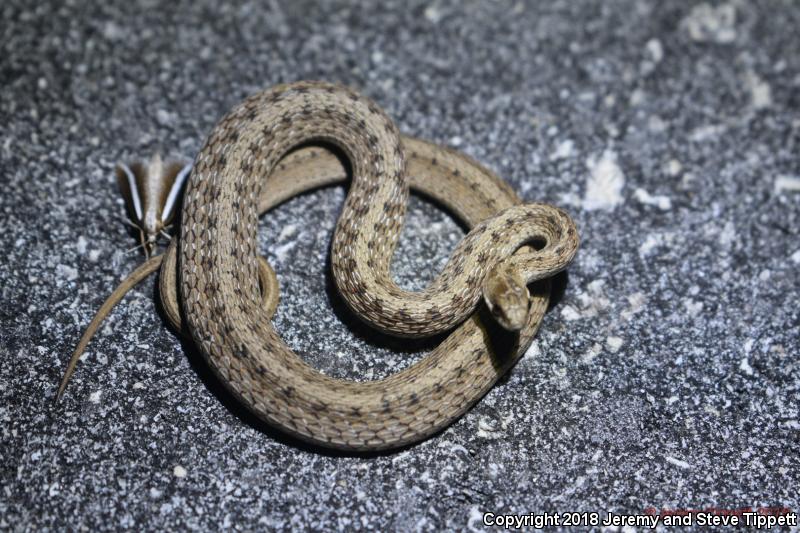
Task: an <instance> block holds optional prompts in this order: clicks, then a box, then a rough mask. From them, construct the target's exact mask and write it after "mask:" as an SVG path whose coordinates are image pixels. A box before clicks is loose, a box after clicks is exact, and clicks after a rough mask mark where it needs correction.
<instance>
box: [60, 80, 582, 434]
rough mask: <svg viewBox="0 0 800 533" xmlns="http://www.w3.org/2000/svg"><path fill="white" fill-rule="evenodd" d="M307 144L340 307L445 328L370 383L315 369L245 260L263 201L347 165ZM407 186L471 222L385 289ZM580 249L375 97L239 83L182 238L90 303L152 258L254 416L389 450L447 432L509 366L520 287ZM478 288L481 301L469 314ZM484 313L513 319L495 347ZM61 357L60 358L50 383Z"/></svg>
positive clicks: (266, 277)
mask: <svg viewBox="0 0 800 533" xmlns="http://www.w3.org/2000/svg"><path fill="white" fill-rule="evenodd" d="M310 142H322V143H329V144H332V145H334V146H336V147H338V148H339V149H340V150H341V151H342V152H343V153H344V154H345V156H346V158H347V159H348V160H349V162H350V165H351V174H352V179H351V182H350V187H349V191H348V194H347V198H346V200H345V205H344V207H343V210H342V213H341V215H340V217H339V220H338V222H337V227H336V232H335V235H334V239H333V244H332V247H331V254H332V261H331V264H332V271H333V276H334V279H335V282H336V285H337V287H338V289H339V291H340V293H341V295H342V298H343V299H344V300H345V302H346V303H347V305H348V307H349V308H350V309H351V310H352V311H353V312H354V313H355V314H356V315H357V316H359V317H360V318H361V319H363V320H364V321H366V322H368V323H369V324H371V325H373V326H374V327H376V328H378V329H379V330H381V331H384V332H387V333H390V334H393V335H400V336H408V337H419V336H429V335H434V334H437V333H441V332H446V331H448V330H451V332H450V333H449V335H448V336H447V337H446V338H445V340H444V341H443V342H442V343H441V344H440V345H439V346H437V347H436V348H435V349H434V350H432V352H431V353H430V354H428V355H427V356H426V357H424V358H423V359H422V360H420V361H418V362H417V363H415V364H413V365H411V366H410V367H408V368H406V369H404V370H402V371H401V372H398V373H396V374H393V375H391V376H389V377H388V378H385V379H382V380H377V381H369V382H354V381H349V380H342V379H335V378H331V377H328V376H326V375H324V374H322V373H321V372H319V371H318V370H316V369H314V368H312V367H311V366H309V365H308V364H306V363H305V362H304V361H303V360H302V359H301V358H300V357H299V356H297V355H296V354H295V353H294V352H293V351H292V349H291V348H290V347H289V346H287V344H286V343H285V342H284V341H283V340H282V339H281V338H280V336H279V335H278V333H277V332H276V331H275V329H274V327H273V325H272V323H271V321H270V318H271V316H272V312H273V311H274V309H275V305H276V304H277V280H276V279H275V276H274V273H272V271H271V269H270V268H269V267H268V265H267V264H266V262H265V261H264V260H263V259H262V260H260V259H259V256H258V241H257V222H258V215H259V213H261V212H263V211H265V210H268V209H270V208H271V207H274V206H275V205H277V204H279V203H281V202H283V201H285V200H286V199H288V198H291V197H292V196H294V195H296V194H299V193H301V192H304V191H307V190H309V189H312V188H315V187H319V186H321V185H326V184H331V183H338V182H341V181H344V179H345V178H346V175H347V173H346V171H345V169H344V168H343V167H342V164H341V162H340V161H339V159H337V158H336V157H335V156H334V155H333V154H332V153H331V152H329V151H328V150H325V149H321V148H318V147H308V146H306V145H307V144H308V143H310ZM287 154H288V155H287ZM406 160H408V165H409V169H408V172H407V169H406ZM407 176H408V178H407ZM409 182H410V184H411V186H413V187H414V188H415V189H417V190H419V191H421V192H422V193H424V194H426V195H428V196H430V197H432V198H434V199H435V200H437V201H438V202H440V203H442V204H444V205H445V207H447V208H449V209H450V210H451V211H452V212H453V213H454V214H455V215H456V216H457V217H459V218H460V219H461V220H462V221H463V222H465V223H466V224H467V225H468V226H470V227H471V228H472V229H471V230H470V232H469V233H468V234H467V235H466V237H465V238H464V239H463V240H462V241H461V243H460V244H459V245H458V246H457V248H456V249H455V250H454V251H453V253H452V255H451V257H450V259H449V261H448V263H447V265H446V266H445V268H444V270H443V271H442V272H441V273H440V274H439V275H438V276H437V277H436V278H435V280H434V281H433V282H432V283H431V284H430V285H429V286H428V287H427V288H426V289H425V290H423V291H421V292H409V291H405V290H403V289H401V288H400V287H398V286H397V285H396V284H395V283H394V281H393V280H392V278H391V275H390V270H389V269H390V262H391V259H392V255H393V253H394V250H395V247H396V244H397V240H398V237H399V234H400V231H401V228H402V225H403V220H404V216H405V210H406V202H407V198H408V191H409ZM534 244H535V245H536V246H535V247H534V246H533V245H534ZM577 247H578V233H577V230H576V227H575V225H574V223H573V222H572V220H571V219H570V217H569V216H568V215H567V214H566V213H564V212H563V211H561V210H560V209H558V208H555V207H552V206H549V205H544V204H521V203H520V200H519V199H518V197H517V196H516V195H515V194H514V192H513V191H512V190H511V189H510V188H509V187H508V186H507V185H506V184H505V183H504V182H503V181H502V180H500V179H499V178H497V177H496V176H494V175H493V174H492V173H491V172H489V171H488V170H486V169H484V168H482V167H481V166H480V165H478V164H477V163H475V162H474V161H472V160H470V159H469V158H467V157H465V156H463V155H461V154H459V153H457V152H454V151H451V150H447V149H444V148H441V147H438V146H436V145H433V144H429V143H426V142H423V141H419V140H415V139H411V138H408V137H401V136H400V134H399V132H398V131H397V128H396V126H395V125H394V123H393V122H392V121H391V120H390V119H389V118H388V117H387V116H386V115H385V113H384V112H383V111H382V110H381V109H379V108H378V107H377V105H376V104H374V103H373V102H372V101H370V100H369V99H367V98H365V97H363V96H360V95H358V94H356V93H355V92H353V91H351V90H350V89H347V88H344V87H341V86H337V85H330V84H326V83H317V82H300V83H295V84H290V85H283V86H278V87H275V88H272V89H269V90H266V91H264V92H261V93H258V94H256V95H253V96H251V97H249V98H248V99H246V100H245V101H244V102H243V103H241V104H240V105H238V106H237V107H236V108H234V109H233V110H232V111H231V112H230V113H229V114H228V115H227V116H226V117H225V118H223V119H222V120H221V121H220V122H219V124H218V125H217V126H216V127H215V128H214V129H213V131H212V132H211V134H210V135H209V137H208V139H207V141H206V143H205V145H204V147H203V148H202V150H201V151H200V153H199V155H198V156H197V158H196V160H195V163H194V168H193V170H192V173H191V176H190V177H189V181H188V185H187V190H186V193H185V197H184V203H183V208H182V220H181V226H180V235H179V238H174V239H172V242H171V243H170V245H169V247H168V249H167V252H166V253H165V255H164V256H158V257H156V258H153V259H150V260H149V261H148V262H147V263H145V264H144V265H143V266H142V267H140V268H139V269H138V270H137V271H136V272H134V274H133V275H132V277H131V278H130V279H129V280H126V281H127V282H128V285H127V286H125V287H123V289H124V290H121V291H120V290H119V289H118V291H115V293H116V295H112V297H111V298H109V300H108V301H107V302H106V304H105V305H104V308H106V307H109V308H110V306H113V305H114V304H115V303H116V301H118V300H119V299H120V298H121V297H122V295H123V294H124V292H125V291H127V290H128V289H129V288H130V286H131V285H132V284H133V283H135V282H137V281H138V280H139V279H142V278H143V277H144V276H145V275H147V274H148V273H150V272H152V271H154V270H156V269H157V268H158V267H159V266H160V267H161V274H160V292H161V298H162V301H163V303H164V308H165V311H166V313H167V316H168V318H169V319H170V320H171V321H172V322H173V324H175V325H176V326H177V327H178V328H179V329H180V328H181V327H183V328H184V332H188V334H189V335H191V338H192V339H193V340H194V342H195V344H196V345H197V346H198V347H199V348H200V351H201V352H202V353H203V355H204V357H205V358H206V360H207V362H208V363H209V365H210V367H211V368H212V369H213V370H214V372H215V373H216V374H217V375H218V377H219V378H220V380H221V381H222V382H223V383H224V384H225V385H226V386H227V387H228V389H229V390H230V391H231V392H232V393H233V394H234V395H235V396H237V397H238V398H239V400H240V401H242V402H243V403H244V404H245V405H246V406H247V407H248V408H249V409H250V410H251V411H253V412H254V413H255V414H256V415H258V416H259V417H260V418H262V419H263V420H265V421H267V422H268V423H270V424H272V425H274V426H277V427H278V428H280V429H282V430H284V431H286V432H288V433H289V434H291V435H294V436H296V437H299V438H301V439H303V440H306V441H310V442H312V443H316V444H320V445H323V446H327V447H333V448H341V449H349V450H377V449H386V448H394V447H399V446H402V445H404V444H408V443H412V442H415V441H418V440H421V439H423V438H425V437H426V436H429V435H431V434H433V433H435V432H436V431H438V430H440V429H442V428H443V427H445V426H447V425H448V424H449V423H451V422H452V421H453V420H455V419H456V418H458V417H459V416H460V415H461V414H463V413H464V411H466V410H467V409H468V408H469V407H470V406H471V405H472V404H473V403H475V402H476V401H477V400H478V399H479V398H480V397H481V396H482V395H483V394H485V393H486V391H488V389H489V388H490V387H491V386H492V385H493V384H494V383H495V382H496V380H497V379H498V378H499V377H500V376H501V375H502V374H503V373H504V372H505V371H506V370H507V369H508V368H510V367H511V366H512V365H513V364H514V363H515V362H516V360H517V359H518V358H519V357H520V356H521V355H522V354H523V353H524V352H525V350H526V349H527V347H528V346H529V345H530V342H531V340H532V338H533V335H534V334H535V332H536V331H537V329H538V327H539V324H540V322H541V320H542V317H543V315H544V311H545V309H546V307H547V302H548V293H549V286H546V287H545V289H544V290H542V291H541V292H537V293H534V294H530V295H529V293H528V290H527V288H526V285H527V284H530V283H532V282H534V281H537V280H545V279H547V278H549V277H551V276H552V275H554V274H555V273H557V272H559V271H560V270H563V269H564V268H566V266H567V265H568V264H569V263H570V261H571V260H572V258H573V256H574V254H575V252H576V250H577ZM482 296H483V299H484V300H485V301H486V303H487V304H488V308H489V310H490V313H481V312H479V304H480V300H481V297H482ZM102 313H103V309H101V311H100V312H99V313H98V315H100V314H102ZM487 316H493V317H495V319H497V321H498V322H500V323H501V324H502V325H503V326H505V327H506V328H507V329H511V330H517V331H516V332H515V333H513V334H511V337H512V340H511V341H510V343H508V346H505V347H499V346H498V344H497V342H495V341H494V340H493V339H492V337H491V330H492V328H493V327H495V326H493V325H492V324H489V323H487V318H486V317H487ZM182 324H183V326H182ZM93 326H94V329H96V325H95V324H94V322H93ZM94 329H92V327H90V330H91V332H87V334H86V335H84V338H83V339H82V340H81V343H80V344H79V346H78V349H76V354H78V352H79V351H82V350H83V348H84V347H85V345H86V342H88V339H89V338H90V336H91V333H93V332H94ZM495 329H496V327H495ZM73 359H75V360H76V358H75V357H74V358H73ZM73 368H74V362H72V363H71V364H70V366H69V367H68V371H67V375H66V376H65V380H64V381H63V382H62V386H61V388H60V389H59V394H60V393H61V392H62V391H63V386H64V385H65V384H66V379H67V378H68V377H69V375H70V374H71V372H72V369H73Z"/></svg>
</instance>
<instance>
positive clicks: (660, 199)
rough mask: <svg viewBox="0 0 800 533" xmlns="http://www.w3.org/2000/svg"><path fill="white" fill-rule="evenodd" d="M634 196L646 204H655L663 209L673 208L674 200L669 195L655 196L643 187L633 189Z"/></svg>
mask: <svg viewBox="0 0 800 533" xmlns="http://www.w3.org/2000/svg"><path fill="white" fill-rule="evenodd" d="M633 197H634V198H636V200H638V201H639V202H640V203H642V204H645V205H654V206H656V207H658V208H659V209H661V210H662V211H668V210H669V209H672V200H670V199H669V197H668V196H653V195H651V194H650V193H649V192H647V191H646V190H644V189H642V188H637V189H636V190H635V191H633Z"/></svg>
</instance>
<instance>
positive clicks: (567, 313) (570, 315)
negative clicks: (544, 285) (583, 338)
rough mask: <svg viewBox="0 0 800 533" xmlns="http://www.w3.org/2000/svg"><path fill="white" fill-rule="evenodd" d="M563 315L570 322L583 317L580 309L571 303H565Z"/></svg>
mask: <svg viewBox="0 0 800 533" xmlns="http://www.w3.org/2000/svg"><path fill="white" fill-rule="evenodd" d="M561 316H562V317H563V318H564V320H567V321H569V322H572V321H575V320H579V319H580V318H581V314H580V313H579V312H578V310H577V309H575V308H574V307H572V306H571V305H565V306H564V307H562V308H561Z"/></svg>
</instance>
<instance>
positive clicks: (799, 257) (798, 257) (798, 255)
mask: <svg viewBox="0 0 800 533" xmlns="http://www.w3.org/2000/svg"><path fill="white" fill-rule="evenodd" d="M791 259H792V261H794V262H795V263H796V264H798V265H800V250H797V251H796V252H795V253H793V254H792V258H791Z"/></svg>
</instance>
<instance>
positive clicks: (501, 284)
mask: <svg viewBox="0 0 800 533" xmlns="http://www.w3.org/2000/svg"><path fill="white" fill-rule="evenodd" d="M483 299H484V301H485V302H486V306H487V307H488V308H489V311H490V312H491V313H492V316H493V317H494V318H495V320H497V322H498V323H499V324H500V325H501V326H503V327H504V328H505V329H507V330H509V331H519V330H521V329H522V328H523V327H524V326H525V322H526V321H527V319H528V307H529V304H530V293H529V292H528V287H527V285H525V282H523V281H522V278H520V276H519V274H517V273H516V272H515V271H512V270H510V269H507V268H502V267H501V266H498V267H495V268H493V269H492V270H491V271H490V272H489V274H487V276H486V279H485V280H484V282H483Z"/></svg>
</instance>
